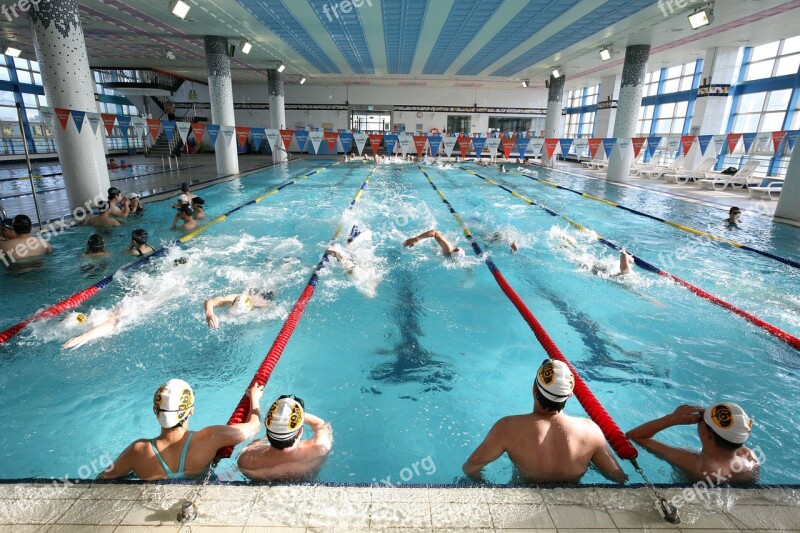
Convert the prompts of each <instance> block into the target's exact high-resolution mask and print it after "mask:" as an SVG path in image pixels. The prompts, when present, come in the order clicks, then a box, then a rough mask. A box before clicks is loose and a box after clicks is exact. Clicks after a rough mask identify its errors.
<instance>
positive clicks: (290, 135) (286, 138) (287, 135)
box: [281, 130, 302, 152]
mask: <svg viewBox="0 0 800 533" xmlns="http://www.w3.org/2000/svg"><path fill="white" fill-rule="evenodd" d="M292 139H294V130H281V140H282V141H283V147H284V148H285V149H286V151H287V152H288V151H289V145H290V144H292ZM301 149H302V147H301Z"/></svg>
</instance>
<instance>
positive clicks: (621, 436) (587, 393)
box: [420, 168, 639, 461]
mask: <svg viewBox="0 0 800 533" xmlns="http://www.w3.org/2000/svg"><path fill="white" fill-rule="evenodd" d="M420 170H421V171H422V173H423V174H424V175H425V177H426V178H427V179H428V183H430V185H431V187H433V190H434V191H436V193H437V194H438V195H439V197H440V198H441V199H442V201H443V202H444V203H445V205H447V207H448V208H449V209H450V213H451V214H452V215H453V217H454V218H455V219H456V221H458V222H459V223H460V224H461V226H462V227H463V228H464V235H466V237H467V239H469V241H470V242H471V243H472V249H473V251H474V252H475V254H476V255H478V256H480V255H483V250H482V249H481V247H480V245H479V244H478V243H477V242H476V241H475V238H474V237H473V236H472V233H471V232H470V230H469V228H468V227H467V225H466V223H465V222H464V220H463V219H462V218H461V217H460V216H459V215H458V213H457V212H456V210H455V209H454V208H453V205H452V204H451V203H450V201H449V200H448V199H447V198H445V196H444V193H442V191H441V190H440V189H439V188H438V187H437V186H436V184H434V183H433V180H432V179H431V178H430V176H428V173H427V172H425V171H424V170H422V168H420ZM484 262H485V263H486V266H487V267H488V268H489V271H490V272H491V273H492V275H493V276H494V279H495V281H496V282H497V284H498V285H499V286H500V289H501V290H502V291H503V294H505V295H506V296H507V297H508V299H509V300H511V303H512V304H514V307H516V308H517V311H519V313H520V315H522V318H523V319H524V320H525V322H527V324H528V326H530V328H531V330H532V331H533V334H534V335H535V336H536V340H538V341H539V344H541V345H542V348H544V351H545V352H547V355H548V356H550V358H551V359H558V360H559V361H563V362H564V363H565V364H566V365H567V366H569V368H570V370H571V371H572V375H573V376H574V377H575V388H574V392H575V397H576V398H578V401H579V402H580V404H581V406H582V407H583V409H584V410H585V411H586V414H588V415H589V418H591V419H592V420H593V421H594V423H595V424H597V425H598V427H599V428H600V430H601V431H602V432H603V435H604V436H605V438H606V440H607V441H608V444H609V445H610V446H611V448H612V449H613V450H614V451H615V452H616V453H617V455H618V456H619V457H620V458H621V459H626V460H630V461H635V459H636V458H637V457H638V456H639V452H638V451H636V448H634V446H633V444H631V441H630V440H628V437H626V436H625V433H623V432H622V430H621V429H620V428H619V426H618V425H617V423H616V422H615V421H614V419H613V418H611V415H610V414H608V411H606V410H605V408H604V407H603V405H602V404H601V403H600V401H599V400H598V399H597V397H596V396H595V395H594V393H593V392H592V391H591V390H590V389H589V386H588V385H586V383H585V382H584V381H583V379H582V378H581V376H580V374H578V371H577V370H575V367H574V366H572V363H570V362H569V360H568V359H567V358H566V357H564V354H563V353H561V350H560V349H559V348H558V346H557V345H556V343H555V341H553V339H552V338H551V337H550V335H549V334H548V333H547V331H546V330H545V329H544V327H543V326H542V325H541V323H540V322H539V321H538V320H537V318H536V317H535V316H534V314H533V313H532V312H531V310H530V309H528V307H527V306H526V305H525V302H523V301H522V298H520V297H519V295H518V294H517V293H516V291H514V289H513V288H512V287H511V284H509V283H508V281H506V279H505V278H504V277H503V274H501V273H500V269H498V268H497V265H496V264H495V263H494V261H492V258H491V257H489V256H488V255H485V259H484Z"/></svg>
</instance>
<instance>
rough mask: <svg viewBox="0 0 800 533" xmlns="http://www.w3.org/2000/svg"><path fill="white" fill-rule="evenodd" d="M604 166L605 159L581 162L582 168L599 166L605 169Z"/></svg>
mask: <svg viewBox="0 0 800 533" xmlns="http://www.w3.org/2000/svg"><path fill="white" fill-rule="evenodd" d="M605 164H606V160H605V159H592V160H591V161H584V162H583V166H584V168H600V165H602V166H603V167H605Z"/></svg>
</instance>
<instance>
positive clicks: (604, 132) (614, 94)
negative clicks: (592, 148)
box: [594, 75, 620, 139]
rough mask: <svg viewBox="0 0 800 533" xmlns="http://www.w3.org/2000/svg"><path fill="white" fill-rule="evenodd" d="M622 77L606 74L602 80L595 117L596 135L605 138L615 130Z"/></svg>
mask: <svg viewBox="0 0 800 533" xmlns="http://www.w3.org/2000/svg"><path fill="white" fill-rule="evenodd" d="M619 84H620V77H619V76H617V75H611V76H606V77H605V78H603V79H602V80H601V81H600V95H599V97H598V99H597V115H595V119H594V136H595V137H599V138H602V139H605V138H607V137H611V136H612V135H613V132H614V122H615V121H616V118H617V105H618V104H619V101H618V100H619Z"/></svg>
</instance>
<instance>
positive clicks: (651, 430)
mask: <svg viewBox="0 0 800 533" xmlns="http://www.w3.org/2000/svg"><path fill="white" fill-rule="evenodd" d="M695 424H697V436H698V437H699V438H700V446H701V449H700V451H699V452H695V451H691V450H686V449H684V448H677V447H675V446H669V445H668V444H663V443H661V442H659V441H657V440H655V439H654V438H653V437H655V435H656V433H659V432H661V431H663V430H665V429H667V428H671V427H673V426H680V425H695ZM752 427H753V421H752V420H751V419H750V417H749V416H747V413H745V412H744V409H742V408H741V407H739V406H738V405H737V404H735V403H731V402H723V403H717V404H714V405H712V406H711V407H709V408H708V409H703V408H702V407H698V406H695V405H681V406H680V407H678V408H677V409H675V411H674V412H673V413H672V414H669V415H666V416H663V417H661V418H657V419H655V420H651V421H650V422H647V423H646V424H642V425H641V426H639V427H637V428H636V429H632V430H630V431H629V432H628V433H627V435H628V438H630V439H631V440H633V441H634V442H635V443H636V444H638V445H639V446H641V447H642V448H644V449H645V450H647V451H649V452H650V453H652V454H653V455H655V456H656V457H659V458H660V459H663V460H665V461H666V462H668V463H669V464H670V465H672V466H673V467H674V468H676V469H677V470H679V471H680V472H681V473H683V475H684V476H686V478H687V479H688V480H689V481H691V482H694V481H705V480H706V479H707V476H709V474H710V475H712V476H713V477H714V478H715V479H712V482H713V483H714V484H716V485H719V484H722V483H730V484H741V483H755V482H756V481H758V476H759V472H760V468H761V467H760V462H759V459H758V458H757V457H756V456H755V455H754V454H753V452H752V451H751V450H749V449H748V448H745V446H744V443H745V442H747V439H748V438H749V437H750V431H751V429H752Z"/></svg>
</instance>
